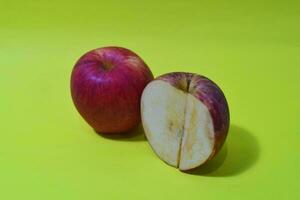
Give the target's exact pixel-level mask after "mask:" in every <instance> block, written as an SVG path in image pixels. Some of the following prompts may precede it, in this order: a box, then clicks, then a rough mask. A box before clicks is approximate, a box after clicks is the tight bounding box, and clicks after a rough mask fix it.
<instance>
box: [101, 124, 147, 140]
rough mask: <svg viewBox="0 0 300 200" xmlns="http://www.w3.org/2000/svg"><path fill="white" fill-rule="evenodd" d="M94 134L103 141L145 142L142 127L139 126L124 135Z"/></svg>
mask: <svg viewBox="0 0 300 200" xmlns="http://www.w3.org/2000/svg"><path fill="white" fill-rule="evenodd" d="M96 133H97V134H98V135H99V136H101V137H102V138H105V139H110V140H117V141H124V142H141V141H146V140H147V139H146V136H145V133H144V129H143V126H142V125H141V124H140V125H139V126H138V127H136V128H135V129H133V130H130V131H128V132H125V133H99V132H96Z"/></svg>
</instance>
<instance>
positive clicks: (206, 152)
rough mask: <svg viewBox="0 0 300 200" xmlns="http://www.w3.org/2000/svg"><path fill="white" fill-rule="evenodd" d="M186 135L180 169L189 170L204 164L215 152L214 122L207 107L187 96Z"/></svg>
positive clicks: (183, 140) (183, 141)
mask: <svg viewBox="0 0 300 200" xmlns="http://www.w3.org/2000/svg"><path fill="white" fill-rule="evenodd" d="M186 104H187V106H186V112H185V124H184V133H183V138H182V144H181V150H180V151H181V153H180V159H179V160H180V162H179V169H181V170H188V169H192V168H195V167H197V166H199V165H201V164H202V163H204V162H205V161H206V160H207V159H208V158H209V156H210V155H211V153H212V151H213V146H214V133H213V122H212V119H211V116H210V113H209V111H208V109H207V107H206V106H205V105H204V104H203V103H202V102H201V101H200V100H198V99H196V98H195V97H194V96H193V95H191V94H187V102H186Z"/></svg>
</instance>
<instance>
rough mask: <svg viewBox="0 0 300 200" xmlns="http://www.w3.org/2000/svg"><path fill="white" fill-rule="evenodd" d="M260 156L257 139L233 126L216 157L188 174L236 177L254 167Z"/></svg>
mask: <svg viewBox="0 0 300 200" xmlns="http://www.w3.org/2000/svg"><path fill="white" fill-rule="evenodd" d="M259 154H260V147H259V144H258V141H257V139H256V138H255V137H254V136H253V135H252V134H251V133H250V132H248V131H246V130H245V129H243V128H240V127H238V126H235V125H231V126H230V130H229V133H228V136H227V139H226V143H225V144H224V146H223V147H222V149H221V151H220V152H219V153H218V154H217V155H216V157H215V158H213V159H212V160H210V161H208V162H207V163H206V164H204V165H202V166H200V167H198V168H196V169H193V170H190V171H187V172H186V173H188V174H191V175H199V176H212V177H224V176H235V175H238V174H241V173H243V172H245V171H246V170H248V169H250V168H251V167H252V166H254V164H255V163H256V161H257V160H258V157H259Z"/></svg>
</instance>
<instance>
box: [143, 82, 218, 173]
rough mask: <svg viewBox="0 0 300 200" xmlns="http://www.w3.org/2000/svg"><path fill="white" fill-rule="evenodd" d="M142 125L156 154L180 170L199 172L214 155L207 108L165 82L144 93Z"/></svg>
mask: <svg viewBox="0 0 300 200" xmlns="http://www.w3.org/2000/svg"><path fill="white" fill-rule="evenodd" d="M141 102H142V103H141V111H142V121H143V126H144V129H145V133H146V137H147V138H148V140H149V143H150V145H151V147H152V149H153V150H154V151H155V153H156V154H157V155H158V156H159V157H160V158H161V159H162V160H163V161H165V162H166V163H168V164H169V165H171V166H174V167H178V168H179V169H180V170H188V169H192V168H195V167H197V166H199V165H201V164H202V163H204V162H205V161H206V160H208V159H209V157H210V156H211V154H212V153H213V147H214V132H213V122H212V118H211V115H210V113H209V111H208V109H207V107H206V106H205V105H204V104H203V103H202V102H201V101H200V100H198V99H197V98H195V97H194V96H193V95H192V94H190V93H188V92H186V91H184V90H182V89H178V88H176V87H174V86H172V85H171V84H169V83H167V82H165V81H162V80H155V81H152V82H151V83H150V84H148V86H147V87H146V89H145V90H144V92H143V95H142V101H141Z"/></svg>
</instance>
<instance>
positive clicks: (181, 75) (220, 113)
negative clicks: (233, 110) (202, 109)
mask: <svg viewBox="0 0 300 200" xmlns="http://www.w3.org/2000/svg"><path fill="white" fill-rule="evenodd" d="M156 80H162V81H165V82H167V83H169V84H171V85H172V86H174V87H176V88H179V89H181V90H187V88H188V91H186V92H188V93H190V94H192V95H193V96H194V97H196V98H197V99H199V101H201V102H202V103H203V104H204V105H205V106H206V107H207V108H208V110H209V112H210V115H211V118H212V121H213V128H214V136H215V140H214V147H213V152H212V154H211V155H210V157H209V158H208V159H207V161H208V160H210V159H211V158H213V157H214V156H215V155H216V154H217V153H218V152H219V150H220V149H221V147H222V145H223V144H224V142H225V139H226V137H227V134H228V130H229V125H230V115H229V108H228V103H227V100H226V98H225V95H224V93H223V92H222V90H221V89H220V88H219V87H218V85H217V84H216V83H214V82H213V81H212V80H210V79H208V78H207V77H205V76H202V75H199V74H195V73H188V72H172V73H168V74H164V75H161V76H159V77H157V78H156ZM186 83H188V84H186ZM203 164H204V163H203Z"/></svg>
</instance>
